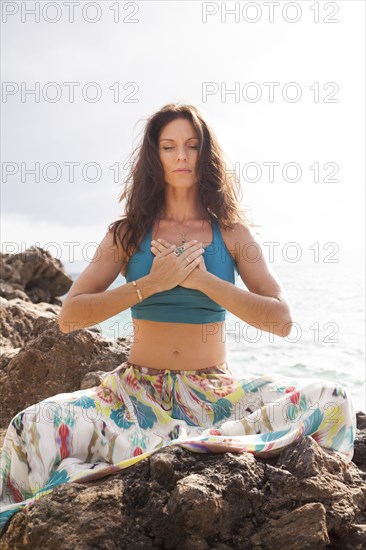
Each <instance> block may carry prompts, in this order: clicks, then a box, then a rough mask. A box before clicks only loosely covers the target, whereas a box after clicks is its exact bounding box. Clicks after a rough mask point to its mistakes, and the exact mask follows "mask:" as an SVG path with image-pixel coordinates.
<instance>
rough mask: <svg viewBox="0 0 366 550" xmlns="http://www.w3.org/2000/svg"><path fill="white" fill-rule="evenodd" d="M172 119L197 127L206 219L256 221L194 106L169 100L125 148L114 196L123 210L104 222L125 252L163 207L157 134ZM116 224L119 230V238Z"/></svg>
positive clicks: (227, 222)
mask: <svg viewBox="0 0 366 550" xmlns="http://www.w3.org/2000/svg"><path fill="white" fill-rule="evenodd" d="M177 118H184V119H187V120H189V121H190V122H191V123H192V124H193V126H194V128H195V130H196V132H197V136H198V141H199V145H198V159H197V175H198V198H199V201H200V207H201V208H202V211H203V212H204V213H205V215H206V217H207V219H208V220H210V221H212V220H213V219H216V221H217V222H218V223H219V224H220V226H221V227H225V228H230V229H232V228H233V224H234V223H236V222H242V223H243V224H244V225H245V226H246V227H249V226H255V225H256V224H254V223H252V222H251V221H250V220H249V216H248V214H247V212H246V209H244V208H243V207H242V206H241V204H240V201H239V192H240V183H239V181H238V179H237V176H236V174H235V171H234V170H229V171H227V170H226V169H225V166H226V164H228V163H225V160H224V159H226V158H227V157H226V155H225V153H224V152H223V150H222V149H221V147H220V145H219V143H218V140H217V138H216V136H215V133H214V131H213V129H212V128H211V127H210V126H209V124H208V123H207V122H206V121H205V120H204V118H203V115H202V114H201V113H200V112H199V110H198V109H197V108H196V107H195V106H193V105H185V104H179V103H169V104H168V105H165V106H164V107H162V108H161V109H160V110H159V111H157V112H156V113H155V114H153V115H152V116H151V117H150V118H148V120H147V123H146V127H145V132H144V135H143V139H142V142H141V144H140V145H138V146H137V147H136V148H135V149H134V151H133V152H132V153H131V156H130V158H131V160H132V162H130V164H131V169H130V172H129V174H128V176H127V179H126V186H125V189H124V190H123V192H122V194H121V195H120V197H119V200H118V202H122V201H123V200H124V199H126V205H125V215H124V216H123V217H122V218H121V219H119V220H116V221H114V222H113V223H111V224H110V225H109V226H108V229H109V230H110V231H113V243H114V245H116V244H117V239H118V240H119V242H120V243H121V244H122V248H123V250H124V251H125V252H126V254H127V256H128V257H130V256H131V255H132V254H133V253H134V251H135V250H136V249H137V248H138V246H139V243H140V240H141V238H143V236H144V235H145V234H146V232H147V231H148V230H149V228H150V227H151V225H152V224H153V222H154V221H155V219H156V218H158V216H159V214H160V212H161V210H162V208H163V207H164V206H165V192H164V189H165V185H166V183H165V178H164V169H163V166H162V164H161V161H160V158H159V136H160V133H161V131H162V129H163V128H164V127H165V126H166V125H167V124H168V123H169V122H171V121H172V120H175V119H177ZM122 227H124V229H125V232H124V235H123V237H122V239H121V238H120V232H119V231H120V229H121V228H122Z"/></svg>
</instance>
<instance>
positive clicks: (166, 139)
mask: <svg viewBox="0 0 366 550" xmlns="http://www.w3.org/2000/svg"><path fill="white" fill-rule="evenodd" d="M190 139H198V138H197V137H195V136H194V137H190V138H188V139H186V141H189V140H190ZM160 141H174V139H169V138H164V139H161V140H160Z"/></svg>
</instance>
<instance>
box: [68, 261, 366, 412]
mask: <svg viewBox="0 0 366 550" xmlns="http://www.w3.org/2000/svg"><path fill="white" fill-rule="evenodd" d="M360 258H361V253H357V252H355V251H348V252H347V253H343V254H342V255H341V258H340V259H339V262H338V263H325V262H319V263H314V262H311V263H310V262H308V263H305V262H301V261H300V262H297V263H290V262H282V263H276V264H272V265H271V267H272V269H273V270H274V272H275V274H276V275H277V276H278V278H279V280H280V281H281V283H282V285H283V288H284V290H285V293H286V296H287V299H288V302H289V304H290V307H291V311H292V318H293V321H294V328H293V329H292V331H291V333H290V335H289V336H288V337H285V338H281V337H278V336H273V335H271V334H270V333H268V332H264V331H262V332H260V331H259V330H257V329H256V328H254V327H251V326H250V325H248V324H246V323H245V322H244V321H242V320H240V319H239V318H238V317H236V316H234V315H233V314H231V313H230V312H229V311H227V313H226V324H225V330H224V331H223V332H222V338H223V339H224V340H225V341H226V346H227V362H228V364H229V367H230V369H231V370H232V372H233V374H234V375H235V377H238V378H239V377H246V376H260V375H263V374H272V375H278V376H279V377H280V376H289V377H292V378H294V379H296V378H316V379H320V378H321V379H327V380H331V381H336V382H339V383H341V384H342V385H343V386H344V387H345V389H346V390H348V391H349V392H350V393H351V396H352V399H353V403H354V406H355V410H356V411H358V410H362V411H366V399H365V394H366V380H365V379H366V372H365V371H366V367H365V309H364V302H365V300H364V298H365V296H364V292H363V288H364V280H365V279H364V269H363V265H362V262H361V260H362V258H361V259H360ZM78 275H79V274H78V273H70V276H71V277H72V279H73V280H75V278H76V277H77V276H78ZM124 283H125V279H124V277H122V276H121V275H119V276H118V277H117V279H116V280H115V281H114V283H113V284H112V285H111V286H110V287H109V288H110V289H112V288H116V287H117V286H119V285H121V284H124ZM236 285H237V286H238V287H239V288H243V289H246V287H245V286H244V284H243V282H242V280H241V279H240V277H238V278H237V281H236ZM63 299H64V297H63ZM99 327H100V329H101V331H102V334H103V335H104V336H106V337H109V338H111V339H114V338H117V337H121V336H132V318H131V314H130V309H128V310H125V311H122V312H121V313H120V314H118V315H116V316H114V317H111V318H110V319H107V320H106V321H104V322H102V323H100V324H99Z"/></svg>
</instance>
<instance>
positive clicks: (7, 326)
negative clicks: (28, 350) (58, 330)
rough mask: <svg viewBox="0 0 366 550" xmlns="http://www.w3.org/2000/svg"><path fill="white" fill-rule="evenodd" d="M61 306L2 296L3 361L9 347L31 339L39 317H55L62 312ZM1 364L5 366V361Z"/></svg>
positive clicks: (0, 302)
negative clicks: (8, 298) (9, 298)
mask: <svg viewBox="0 0 366 550" xmlns="http://www.w3.org/2000/svg"><path fill="white" fill-rule="evenodd" d="M60 309H61V308H60V307H59V306H57V305H51V304H48V303H47V302H41V303H40V304H33V303H32V302H30V301H23V300H20V299H19V298H15V299H12V300H6V299H5V298H1V297H0V311H1V320H0V345H1V350H2V354H1V361H4V358H3V357H2V356H3V354H4V353H9V349H14V348H20V347H21V346H23V345H24V344H25V343H26V342H27V341H28V339H29V337H30V335H31V333H32V330H33V326H34V323H35V321H36V319H38V318H39V317H43V318H45V319H54V318H56V317H57V316H58V314H59V312H60ZM1 366H2V367H3V366H5V365H4V364H3V363H2V364H1Z"/></svg>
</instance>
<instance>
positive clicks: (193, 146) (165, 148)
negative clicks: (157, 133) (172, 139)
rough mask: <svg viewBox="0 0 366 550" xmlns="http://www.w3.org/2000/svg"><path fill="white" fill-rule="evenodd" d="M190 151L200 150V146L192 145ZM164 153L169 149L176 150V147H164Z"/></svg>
mask: <svg viewBox="0 0 366 550" xmlns="http://www.w3.org/2000/svg"><path fill="white" fill-rule="evenodd" d="M189 147H190V149H198V145H190V146H189ZM163 149H164V151H168V150H169V149H174V147H163Z"/></svg>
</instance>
